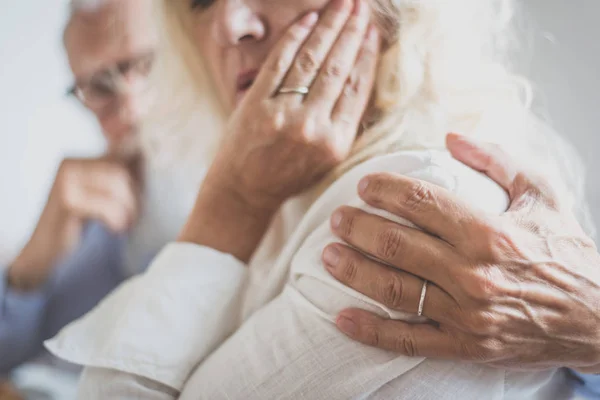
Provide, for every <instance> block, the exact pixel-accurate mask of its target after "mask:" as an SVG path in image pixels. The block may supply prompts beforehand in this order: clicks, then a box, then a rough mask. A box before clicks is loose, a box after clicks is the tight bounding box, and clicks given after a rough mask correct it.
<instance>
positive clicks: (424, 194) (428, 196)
mask: <svg viewBox="0 0 600 400" xmlns="http://www.w3.org/2000/svg"><path fill="white" fill-rule="evenodd" d="M432 202H433V193H432V191H431V189H430V188H429V187H428V186H427V185H426V184H425V183H424V182H421V181H415V182H414V183H413V184H412V186H411V187H410V188H409V190H408V195H407V196H406V199H405V201H404V204H405V207H406V208H408V210H410V211H413V212H420V211H422V210H423V209H424V208H426V207H427V206H428V205H429V204H431V203H432Z"/></svg>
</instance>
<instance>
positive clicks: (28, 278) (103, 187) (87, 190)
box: [9, 158, 140, 288]
mask: <svg viewBox="0 0 600 400" xmlns="http://www.w3.org/2000/svg"><path fill="white" fill-rule="evenodd" d="M138 163H139V160H137V159H136V160H131V161H128V162H124V161H121V160H112V159H107V158H100V159H67V160H65V161H63V163H62V164H61V166H60V168H59V170H58V173H57V175H56V178H55V181H54V185H53V187H52V189H51V191H50V195H49V197H48V201H47V203H46V206H45V208H44V210H43V212H42V215H41V217H40V219H39V221H38V224H37V226H36V228H35V231H34V233H33V235H32V237H31V239H30V240H29V242H28V244H27V245H26V246H25V248H24V249H23V251H22V252H21V254H20V255H19V256H18V257H17V259H16V260H15V262H14V263H13V265H12V266H11V268H10V273H9V280H11V282H13V283H15V284H16V285H17V286H23V287H22V288H29V287H30V286H34V287H35V286H38V285H40V284H42V283H43V282H44V281H45V279H46V277H47V276H48V274H49V273H50V270H51V267H52V266H53V265H54V263H55V261H56V260H57V259H58V258H60V257H61V256H63V255H64V254H66V253H67V252H68V251H70V250H71V249H72V248H73V247H74V246H75V245H76V243H77V241H78V240H79V238H80V235H81V230H82V227H83V225H84V223H85V222H86V221H88V220H98V221H101V222H103V223H104V224H106V226H108V227H109V228H110V229H111V230H113V231H114V232H117V233H121V232H124V231H125V230H127V229H128V228H129V227H130V226H131V225H132V224H133V223H134V221H135V220H136V218H137V213H138V206H139V205H138V200H139V192H140V184H139V182H138V175H139V174H138V173H137V172H138V171H137V169H138V167H139V165H138Z"/></svg>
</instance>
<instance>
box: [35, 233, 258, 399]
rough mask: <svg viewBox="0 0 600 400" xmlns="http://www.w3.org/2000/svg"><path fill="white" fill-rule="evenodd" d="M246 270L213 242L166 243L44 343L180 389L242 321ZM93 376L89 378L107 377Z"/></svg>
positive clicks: (95, 364) (81, 360)
mask: <svg viewBox="0 0 600 400" xmlns="http://www.w3.org/2000/svg"><path fill="white" fill-rule="evenodd" d="M246 270H247V267H246V266H245V265H244V264H242V263H241V262H239V261H238V260H237V259H235V258H234V257H232V256H230V255H227V254H223V253H220V252H217V251H215V250H213V249H210V248H206V247H202V246H197V245H193V244H188V243H173V244H170V245H168V246H167V247H166V248H165V249H164V250H163V251H162V252H161V254H160V255H159V256H158V257H157V258H156V259H155V260H154V262H153V263H152V265H151V266H150V268H149V269H148V271H147V272H146V273H145V274H143V275H141V276H138V277H134V278H132V279H130V280H129V281H127V282H125V283H124V284H123V285H121V286H120V287H119V288H118V289H117V290H116V291H115V292H114V293H112V294H111V295H109V296H108V297H107V298H106V299H105V300H103V301H102V302H101V303H100V305H99V306H98V307H96V308H95V309H94V310H92V311H91V312H90V313H88V314H87V315H86V316H85V317H83V318H82V319H80V320H78V321H75V322H74V323H72V324H70V325H68V326H67V327H66V328H64V329H63V330H62V331H61V332H60V333H59V334H58V335H57V336H56V337H55V338H53V339H51V340H49V341H47V342H46V347H47V348H48V350H49V351H50V352H52V353H53V354H55V355H56V356H57V357H60V358H62V359H65V360H67V361H69V362H71V363H74V364H78V365H83V366H85V367H88V368H90V367H91V368H100V369H107V370H115V371H119V372H122V373H125V374H133V375H137V376H143V377H145V378H148V379H150V380H152V381H155V382H156V383H159V384H162V385H165V386H167V387H169V388H172V389H176V390H179V389H180V388H181V387H182V385H183V383H184V382H185V380H186V379H187V378H188V376H189V374H190V372H191V371H192V370H193V368H194V367H195V365H196V364H197V362H199V361H201V360H202V359H203V358H204V357H206V356H207V355H208V354H210V353H211V352H212V351H213V350H214V349H215V348H216V347H217V346H218V345H219V344H220V343H221V342H222V341H223V340H225V338H226V337H227V336H229V335H230V334H231V333H232V331H233V330H234V329H235V328H236V326H237V325H238V324H239V315H238V313H239V310H240V304H239V303H240V297H241V291H242V290H241V289H242V287H243V285H244V283H245V280H246V274H247V271H246ZM94 376H97V375H92V376H91V377H90V376H88V377H89V379H88V380H87V382H89V383H90V384H91V383H93V382H95V383H96V384H97V385H98V386H102V385H106V384H107V382H106V381H105V380H100V381H94V379H93V378H94ZM113 376H114V375H113Z"/></svg>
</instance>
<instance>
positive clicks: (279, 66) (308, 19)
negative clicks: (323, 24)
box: [249, 12, 319, 96]
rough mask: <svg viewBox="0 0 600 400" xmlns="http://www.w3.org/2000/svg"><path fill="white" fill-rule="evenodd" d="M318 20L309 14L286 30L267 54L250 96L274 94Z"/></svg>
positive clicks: (314, 15) (317, 17)
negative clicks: (254, 94)
mask: <svg viewBox="0 0 600 400" xmlns="http://www.w3.org/2000/svg"><path fill="white" fill-rule="evenodd" d="M318 19H319V16H318V14H317V13H316V12H310V13H308V14H306V15H305V16H304V17H302V18H301V19H300V20H299V21H298V22H296V23H295V24H293V25H292V26H291V27H290V28H289V29H288V30H287V32H286V33H285V34H284V35H283V37H282V38H281V39H280V40H279V41H278V42H277V44H276V45H275V47H274V48H273V50H272V51H271V53H270V54H269V56H268V58H267V60H266V61H265V64H264V67H263V68H261V70H260V72H259V74H258V76H257V77H256V80H255V82H254V85H252V89H251V90H250V93H249V94H250V95H252V94H253V93H261V94H262V93H268V94H269V96H273V95H275V94H276V91H277V89H279V87H280V86H281V82H282V81H283V78H284V77H285V76H286V74H287V73H288V71H289V69H290V66H291V65H292V63H293V62H294V60H295V59H296V54H297V53H298V50H299V49H300V47H301V46H302V44H303V43H304V41H305V40H306V38H307V37H308V35H309V34H310V32H311V29H312V28H313V26H314V25H315V24H316V22H317V21H318Z"/></svg>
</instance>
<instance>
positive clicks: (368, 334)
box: [336, 309, 462, 359]
mask: <svg viewBox="0 0 600 400" xmlns="http://www.w3.org/2000/svg"><path fill="white" fill-rule="evenodd" d="M336 325H337V327H338V329H339V330H341V331H342V332H343V333H344V334H346V335H347V336H348V337H350V338H351V339H353V340H356V341H358V342H360V343H363V344H366V345H368V346H373V347H378V348H380V349H384V350H391V351H394V352H397V353H400V354H402V355H405V356H408V357H433V358H436V359H462V354H461V352H460V348H461V346H460V344H459V342H458V341H457V339H455V338H454V337H452V336H451V335H450V334H448V333H447V332H444V331H442V330H440V329H439V328H436V327H434V326H432V325H428V324H414V325H411V324H408V323H405V322H401V321H394V320H390V319H384V318H380V317H378V316H377V315H374V314H371V313H369V312H367V311H363V310H358V309H350V310H344V311H342V312H341V313H340V315H339V316H338V318H337V320H336Z"/></svg>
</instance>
